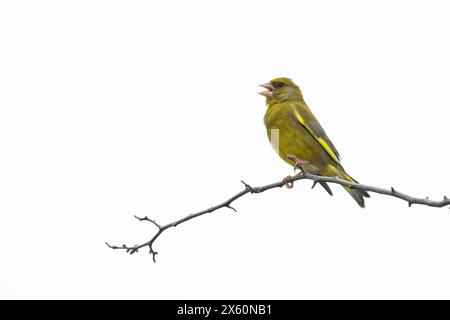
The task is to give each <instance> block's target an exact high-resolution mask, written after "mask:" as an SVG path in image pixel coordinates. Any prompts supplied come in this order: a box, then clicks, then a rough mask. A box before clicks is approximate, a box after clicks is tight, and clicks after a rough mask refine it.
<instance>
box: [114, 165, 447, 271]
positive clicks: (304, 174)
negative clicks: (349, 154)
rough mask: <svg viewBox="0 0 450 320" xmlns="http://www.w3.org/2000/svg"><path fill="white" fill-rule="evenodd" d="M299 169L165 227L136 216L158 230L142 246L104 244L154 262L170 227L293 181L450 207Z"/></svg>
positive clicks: (442, 201) (441, 203) (407, 201)
mask: <svg viewBox="0 0 450 320" xmlns="http://www.w3.org/2000/svg"><path fill="white" fill-rule="evenodd" d="M300 169H301V172H300V173H299V174H297V175H295V176H293V177H289V179H286V178H285V179H283V180H281V181H278V182H274V183H271V184H267V185H263V186H259V187H251V186H250V185H249V184H247V183H245V182H244V181H241V182H242V184H243V185H244V186H245V189H244V190H242V191H240V192H238V193H236V194H235V195H233V196H232V197H230V198H229V199H228V200H226V201H224V202H222V203H219V204H217V205H215V206H213V207H210V208H208V209H205V210H202V211H199V212H197V213H192V214H190V215H188V216H186V217H184V218H181V219H179V220H176V221H174V222H171V223H168V224H166V225H160V224H159V223H157V222H156V221H155V220H152V219H149V218H148V217H147V216H145V217H143V218H140V217H137V216H134V217H135V218H136V219H138V220H139V221H149V222H151V223H152V224H153V225H155V226H156V227H157V228H158V231H157V232H156V234H155V235H154V236H153V237H152V238H151V239H150V240H149V241H147V242H144V243H142V244H139V245H134V246H131V247H129V246H126V245H122V246H113V245H110V244H109V243H107V242H106V245H107V246H108V247H109V248H111V249H117V250H125V252H127V253H129V254H133V253H136V252H138V250H139V249H141V248H144V247H148V248H149V251H150V254H151V255H152V256H153V261H154V262H156V255H157V254H158V252H156V251H155V250H153V243H154V242H155V241H156V239H158V237H159V236H160V235H161V234H162V233H163V232H164V231H166V230H167V229H170V228H172V227H176V226H178V225H179V224H182V223H185V222H187V221H189V220H191V219H194V218H197V217H200V216H202V215H204V214H207V213H211V212H214V211H216V210H218V209H221V208H229V209H231V210H234V211H235V212H236V209H235V208H233V207H232V206H231V204H232V203H233V202H234V201H236V200H237V199H239V198H241V197H243V196H245V195H246V194H254V193H262V192H264V191H267V190H270V189H274V188H281V187H283V186H287V185H288V184H291V183H293V182H294V181H298V180H311V181H313V183H314V184H313V187H314V186H315V185H316V183H320V182H327V183H333V184H339V185H341V186H347V187H350V188H353V189H359V190H365V191H368V192H373V193H378V194H384V195H387V196H391V197H395V198H398V199H401V200H404V201H405V202H406V203H407V204H408V206H409V207H410V206H411V205H413V204H418V205H424V206H429V207H438V208H441V207H445V206H448V205H450V199H449V198H447V197H446V196H444V199H443V200H440V201H439V200H430V198H429V197H426V198H416V197H412V196H409V195H407V194H404V193H402V192H400V191H397V190H396V189H394V188H393V187H391V188H389V189H383V188H378V187H372V186H369V185H365V184H360V183H354V182H350V181H347V180H344V179H341V178H338V177H327V176H318V175H314V174H311V173H307V172H305V171H304V170H302V168H300Z"/></svg>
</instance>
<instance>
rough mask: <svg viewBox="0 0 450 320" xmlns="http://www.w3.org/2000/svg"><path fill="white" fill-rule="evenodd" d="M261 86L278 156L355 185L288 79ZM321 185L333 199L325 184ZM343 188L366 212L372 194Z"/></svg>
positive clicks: (267, 120) (301, 95) (266, 123)
mask: <svg viewBox="0 0 450 320" xmlns="http://www.w3.org/2000/svg"><path fill="white" fill-rule="evenodd" d="M260 86H261V87H263V88H265V89H266V90H265V91H262V92H260V94H261V95H263V96H264V97H266V105H267V110H266V114H265V116H264V124H265V125H266V128H267V136H268V138H269V140H270V142H271V144H272V146H273V147H274V149H275V150H276V151H277V152H278V155H279V156H280V157H281V158H282V159H283V160H284V161H286V162H287V163H289V164H290V165H293V166H296V165H297V163H294V162H295V161H294V160H293V158H292V156H294V157H295V158H297V159H299V160H298V161H301V163H302V167H303V168H304V170H305V171H306V172H309V173H312V174H316V175H321V176H335V177H339V178H342V179H345V180H347V181H350V182H355V183H356V182H357V181H356V180H355V179H353V178H352V177H350V176H349V175H348V174H347V173H346V172H345V170H344V168H343V167H342V165H341V164H340V156H339V153H338V151H337V150H336V148H335V146H334V145H333V143H332V142H331V141H330V139H329V138H328V136H327V134H326V133H325V131H324V130H323V128H322V126H321V125H320V123H319V122H318V121H317V119H316V117H315V116H314V115H313V113H312V112H311V110H310V109H309V107H308V106H307V104H306V102H305V100H304V99H303V94H302V92H301V90H300V88H299V87H298V86H297V85H296V84H295V83H294V82H293V81H292V80H291V79H288V78H276V79H273V80H271V81H270V82H269V83H264V84H262V85H260ZM321 185H322V187H324V188H325V190H327V191H328V193H329V194H330V195H332V193H331V190H330V188H329V186H328V185H327V184H326V183H325V182H324V183H321ZM344 188H345V190H346V191H347V192H348V193H349V194H350V195H351V196H352V197H353V199H355V201H356V202H357V203H358V205H359V206H360V207H361V208H364V197H369V194H368V193H367V192H366V191H364V190H357V189H351V188H349V187H347V186H344Z"/></svg>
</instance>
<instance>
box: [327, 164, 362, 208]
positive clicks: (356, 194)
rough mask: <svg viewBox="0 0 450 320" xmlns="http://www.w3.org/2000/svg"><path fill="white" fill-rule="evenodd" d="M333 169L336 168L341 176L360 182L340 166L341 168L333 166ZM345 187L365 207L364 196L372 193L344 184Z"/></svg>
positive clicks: (336, 171)
mask: <svg viewBox="0 0 450 320" xmlns="http://www.w3.org/2000/svg"><path fill="white" fill-rule="evenodd" d="M333 169H334V170H333V171H334V172H335V174H336V175H337V176H338V177H339V178H341V179H344V180H347V181H350V182H353V183H358V181H356V180H355V179H353V178H352V177H350V176H349V175H348V174H347V173H346V172H345V170H344V169H343V168H342V167H340V168H336V167H333ZM343 187H344V189H345V190H346V191H347V192H348V193H349V194H350V195H351V196H352V198H353V199H355V201H356V202H357V203H358V205H359V206H360V207H361V208H364V198H370V195H369V194H368V193H367V192H366V191H364V190H359V189H352V188H350V187H347V186H343Z"/></svg>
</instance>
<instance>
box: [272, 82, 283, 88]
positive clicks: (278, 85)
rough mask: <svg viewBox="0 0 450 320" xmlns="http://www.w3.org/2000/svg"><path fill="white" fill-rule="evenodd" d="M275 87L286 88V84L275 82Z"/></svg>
mask: <svg viewBox="0 0 450 320" xmlns="http://www.w3.org/2000/svg"><path fill="white" fill-rule="evenodd" d="M273 86H274V87H275V88H281V87H284V83H283V82H275V83H274V84H273Z"/></svg>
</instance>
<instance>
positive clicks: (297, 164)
mask: <svg viewBox="0 0 450 320" xmlns="http://www.w3.org/2000/svg"><path fill="white" fill-rule="evenodd" d="M287 158H288V159H289V160H291V161H293V162H294V172H297V170H300V172H299V173H298V174H302V173H304V172H306V170H305V165H306V164H307V163H309V161H307V160H301V159H298V158H297V157H296V156H293V155H291V154H288V155H287Z"/></svg>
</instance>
